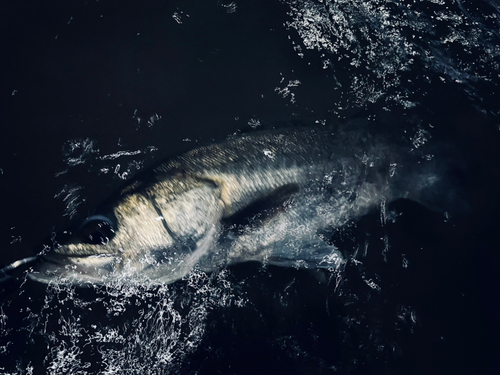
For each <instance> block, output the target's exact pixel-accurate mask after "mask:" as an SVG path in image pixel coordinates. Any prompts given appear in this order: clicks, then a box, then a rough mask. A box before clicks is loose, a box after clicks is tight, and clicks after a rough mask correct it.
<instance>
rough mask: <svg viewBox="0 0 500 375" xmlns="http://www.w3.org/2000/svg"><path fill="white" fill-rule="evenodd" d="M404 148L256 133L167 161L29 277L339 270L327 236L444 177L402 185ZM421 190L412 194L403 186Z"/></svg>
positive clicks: (318, 133) (359, 139)
mask: <svg viewBox="0 0 500 375" xmlns="http://www.w3.org/2000/svg"><path fill="white" fill-rule="evenodd" d="M402 154H404V153H403V152H402V150H401V149H400V148H398V147H389V146H388V145H387V144H385V143H384V142H383V141H381V140H380V139H376V138H374V137H371V136H369V135H367V134H364V133H361V132H345V133H341V134H335V133H332V132H330V131H326V130H321V129H299V130H286V131H275V132H262V133H257V132H256V133H250V134H247V135H242V136H240V137H237V138H233V139H230V140H227V141H225V142H222V143H217V144H212V145H208V146H205V147H200V148H197V149H194V150H191V151H189V152H187V153H185V154H182V155H180V156H178V157H176V158H173V159H171V160H168V161H166V162H164V163H162V164H160V165H158V166H157V167H156V168H153V169H152V170H150V171H149V172H148V173H146V174H145V176H146V177H145V178H143V179H142V180H141V179H138V180H135V181H133V182H132V183H130V184H129V185H128V186H127V187H125V188H124V189H122V190H121V191H120V192H119V194H118V199H116V200H115V201H114V202H113V203H112V204H110V205H108V207H107V208H105V209H104V210H102V211H101V212H98V213H97V214H96V215H94V216H92V217H90V218H88V219H87V220H85V221H84V222H83V223H82V225H81V227H80V229H79V231H78V233H77V234H76V235H75V236H74V238H73V240H72V241H71V242H69V243H67V244H62V245H58V246H55V247H54V248H53V249H52V250H51V251H50V252H48V253H47V254H45V255H43V256H42V261H40V262H39V264H38V265H37V266H36V267H35V271H34V272H32V273H30V278H32V279H34V280H37V281H41V282H57V281H58V280H65V281H69V282H71V283H75V284H85V283H94V284H103V283H107V282H111V281H117V280H119V281H120V282H125V283H127V282H130V283H133V282H153V283H158V284H160V283H172V282H175V281H177V280H179V279H182V278H183V277H185V276H186V275H187V274H189V273H190V272H192V271H193V269H195V268H196V269H200V270H202V271H205V272H210V271H213V270H215V269H217V268H218V267H221V266H226V265H231V264H235V263H239V262H245V261H260V262H264V263H267V264H275V265H281V266H293V267H297V268H316V267H324V268H330V269H336V268H338V267H339V266H340V265H341V264H342V262H343V256H342V254H341V253H340V252H339V251H338V250H337V249H336V248H335V247H334V246H333V245H331V244H329V243H327V242H325V241H323V239H322V237H321V236H320V235H319V232H320V231H321V230H324V229H335V228H339V227H341V226H343V225H345V224H346V223H347V222H349V221H352V220H355V219H356V218H359V217H360V216H362V215H364V214H366V213H367V212H368V211H369V210H370V209H373V208H375V207H378V206H380V205H381V204H385V203H386V202H387V203H388V202H390V201H392V200H395V199H397V198H401V197H407V198H412V196H411V195H412V190H415V187H414V186H415V185H414V183H416V182H417V181H418V184H420V188H419V190H421V189H422V188H424V187H426V186H427V185H432V184H433V183H434V181H435V176H434V175H430V174H418V175H415V176H413V177H414V178H413V179H409V178H408V177H407V176H405V178H404V179H400V178H399V174H400V172H401V171H404V169H403V168H402V166H403V164H402V160H401V155H402ZM409 180H411V181H412V185H413V186H412V187H411V188H409V189H406V187H405V186H402V185H401V181H409Z"/></svg>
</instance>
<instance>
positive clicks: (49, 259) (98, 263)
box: [29, 252, 117, 283]
mask: <svg viewBox="0 0 500 375" xmlns="http://www.w3.org/2000/svg"><path fill="white" fill-rule="evenodd" d="M116 263H117V259H116V258H115V257H113V256H110V255H102V254H99V255H91V256H66V255H64V254H58V253H54V252H51V253H48V254H45V255H43V256H42V257H40V260H39V262H38V264H37V265H36V266H35V269H34V271H33V272H31V273H30V274H29V277H30V278H31V279H32V280H35V281H39V282H43V283H49V282H58V281H64V280H69V281H71V282H75V281H77V282H79V283H86V282H91V283H95V282H99V281H102V279H103V278H105V277H106V276H109V275H110V274H111V273H113V272H114V271H115V265H116Z"/></svg>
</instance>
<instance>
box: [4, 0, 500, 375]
mask: <svg viewBox="0 0 500 375" xmlns="http://www.w3.org/2000/svg"><path fill="white" fill-rule="evenodd" d="M0 28H1V37H0V41H1V47H2V56H3V58H2V59H1V62H0V64H1V68H2V69H1V75H0V77H1V85H0V87H1V93H0V95H1V101H0V103H1V106H2V112H1V113H2V115H3V116H2V136H1V137H0V142H1V147H0V153H1V154H0V155H1V156H0V189H1V195H0V196H1V197H2V215H1V216H0V220H1V226H0V236H1V237H0V241H1V248H0V249H1V250H0V257H1V258H0V262H1V263H2V264H4V265H5V264H9V263H11V262H12V261H14V260H16V259H20V258H23V257H27V256H32V255H33V253H34V252H37V251H40V250H41V248H40V247H39V245H40V243H41V242H42V241H43V239H44V238H46V237H50V234H51V233H52V232H55V231H59V230H61V229H63V228H64V227H67V226H68V225H71V224H73V223H75V222H78V221H79V220H81V219H83V218H85V217H86V216H88V215H89V214H91V213H92V209H93V208H94V207H95V206H96V205H97V204H98V203H99V202H100V201H101V200H103V199H104V198H106V196H107V195H109V194H110V193H111V192H112V191H113V190H115V189H116V188H117V187H119V186H121V184H122V183H123V181H124V180H126V179H127V178H129V177H131V176H132V175H133V174H134V173H136V172H138V171H139V170H142V169H143V168H146V167H147V166H149V165H151V164H152V163H154V161H156V160H159V159H161V158H164V157H167V156H170V155H175V154H178V153H180V152H182V151H185V150H187V149H190V148H192V147H196V145H197V144H201V143H207V142H210V141H211V140H212V139H214V140H220V139H224V138H225V137H226V136H228V135H230V134H232V133H234V132H237V131H246V130H249V129H252V128H254V127H256V128H272V127H275V126H284V125H286V126H314V125H317V124H326V125H335V124H340V123H342V124H344V123H349V121H350V120H351V119H353V118H365V119H368V120H369V125H368V126H370V127H371V129H372V131H374V132H375V133H376V132H381V133H386V134H387V133H388V134H390V135H391V136H393V137H400V138H401V139H406V140H407V141H408V142H409V143H410V144H411V143H413V145H414V146H415V148H417V146H418V145H419V144H420V142H424V143H425V141H426V142H427V143H428V144H430V145H440V144H446V145H448V146H449V147H450V150H453V151H448V149H444V148H441V152H438V154H440V155H441V157H444V158H448V159H456V160H458V159H460V161H461V162H460V163H461V165H463V166H464V170H463V171H462V172H461V173H460V174H459V175H458V176H456V179H454V180H453V183H454V184H456V185H460V189H461V191H463V192H464V194H465V196H466V197H467V201H468V203H469V206H470V209H469V210H468V211H467V212H465V213H462V214H461V215H457V216H455V217H451V218H447V217H446V216H445V215H443V214H442V213H435V212H430V211H428V210H426V209H425V208H423V207H421V206H419V205H417V204H415V203H412V202H406V201H398V202H395V203H394V204H392V205H390V206H389V211H390V213H391V215H389V217H392V218H394V220H392V219H388V220H384V219H382V220H381V217H383V215H381V212H378V211H377V212H373V213H371V214H369V215H367V216H366V217H364V218H362V219H361V220H360V221H359V222H357V223H354V224H352V225H350V226H349V227H347V228H343V229H342V230H341V231H339V233H337V236H336V240H335V241H336V245H337V246H338V247H339V248H340V249H341V250H344V251H346V252H347V253H350V254H354V255H352V257H350V258H349V260H348V262H347V264H346V267H345V270H344V271H343V272H341V273H334V272H331V273H328V272H322V273H319V272H316V273H315V272H306V271H303V270H302V271H300V270H295V269H285V268H276V267H262V266H261V265H259V264H253V263H249V264H242V265H238V266H236V267H232V268H230V269H225V270H221V271H220V272H217V273H214V274H211V275H204V274H201V273H198V274H193V275H192V276H191V277H190V278H188V279H187V280H184V281H181V282H178V283H176V284H173V285H169V286H165V287H158V288H156V289H153V290H148V289H145V288H142V289H141V288H139V287H133V288H132V287H129V288H125V287H118V286H110V287H109V288H95V289H94V288H91V289H84V290H82V289H74V288H71V287H64V286H59V287H48V288H47V287H46V286H42V285H37V284H35V283H32V282H29V281H27V282H26V283H24V284H23V285H21V286H19V285H17V284H14V283H6V284H3V285H2V289H3V294H2V300H1V310H0V313H1V315H0V328H1V336H0V372H2V373H9V374H10V373H15V374H44V373H50V374H87V373H89V374H97V373H102V374H138V373H144V374H149V373H151V374H165V373H172V374H215V373H221V374H247V373H252V374H255V373H261V374H268V373H269V374H270V373H273V374H276V373H287V374H316V373H317V374H330V373H331V374H422V373H426V374H448V373H455V374H496V373H498V372H499V368H500V355H499V354H498V353H500V341H499V340H500V337H499V333H500V332H499V329H500V319H499V316H500V314H499V309H500V302H499V298H498V295H499V290H500V275H499V253H498V251H499V248H500V246H499V243H498V242H499V241H498V235H497V231H498V228H499V220H498V214H497V213H498V210H499V208H500V205H499V199H498V198H497V196H498V191H499V190H498V189H499V188H500V183H499V182H500V180H499V173H498V171H499V167H498V165H499V164H498V163H499V161H500V155H499V150H500V148H499V146H498V145H499V140H500V139H499V138H500V137H499V131H500V130H499V129H500V106H499V104H498V103H500V91H499V83H500V35H499V31H498V30H500V6H499V5H498V3H497V2H495V1H493V0H483V1H480V0H476V1H465V0H464V1H459V0H448V1H447V0H429V1H423V0H422V1H382V0H369V1H366V0H365V1H358V0H350V1H344V0H343V1H326V0H323V1H319V0H318V1H310V0H307V1H292V0H290V1H278V0H273V1H264V0H262V1H260V0H255V1H243V0H242V1H238V0H236V1H233V2H230V1H210V0H207V1H187V0H186V1H155V0H152V1H123V0H120V1H118V0H116V1H111V0H109V1H107V0H101V1H95V0H94V1H76V0H75V1H71V2H68V1H51V2H49V3H45V2H34V1H27V0H20V1H11V2H4V3H2V5H1V6H0ZM409 152H410V151H409ZM448 152H449V153H450V154H448V155H447V156H444V155H443V154H447V153H448Z"/></svg>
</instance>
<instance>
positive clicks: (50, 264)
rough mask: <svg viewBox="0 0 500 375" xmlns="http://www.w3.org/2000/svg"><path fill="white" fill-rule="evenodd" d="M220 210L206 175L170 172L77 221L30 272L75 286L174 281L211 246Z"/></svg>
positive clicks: (215, 191) (39, 278) (216, 191)
mask: <svg viewBox="0 0 500 375" xmlns="http://www.w3.org/2000/svg"><path fill="white" fill-rule="evenodd" d="M223 210H224V205H223V202H222V201H221V199H220V189H219V187H218V186H217V185H216V184H215V183H213V182H211V181H209V180H200V179H196V178H189V177H182V178H180V177H178V176H176V177H171V178H168V179H165V180H162V181H156V182H154V183H152V184H149V185H147V186H145V187H141V189H129V190H127V191H126V192H125V193H123V194H122V196H121V197H120V199H118V201H117V202H115V203H114V204H112V205H111V208H109V209H108V210H105V211H103V213H100V214H97V215H93V216H91V217H89V218H87V219H86V220H85V221H83V223H82V224H81V225H80V226H79V229H78V231H77V233H76V234H75V235H73V238H72V240H71V241H69V242H68V243H65V244H60V245H57V246H54V247H53V248H52V249H51V250H50V251H49V252H47V253H46V254H44V255H42V256H41V261H40V262H39V264H38V266H37V267H36V269H35V271H34V272H33V273H32V274H31V275H30V277H31V278H32V279H34V280H37V281H41V282H45V283H48V282H58V281H64V282H70V283H72V284H77V285H85V284H105V283H109V282H112V281H118V282H122V283H137V282H140V283H143V282H153V283H170V282H174V281H176V280H179V279H181V278H182V277H183V276H185V275H186V274H187V273H189V272H190V271H191V270H192V268H193V267H194V266H195V265H196V263H197V262H198V261H199V259H200V258H201V257H203V256H204V255H206V253H207V252H209V250H210V249H211V248H212V247H213V244H214V242H215V241H216V240H217V233H218V232H219V230H218V225H219V222H220V219H221V217H222V214H223Z"/></svg>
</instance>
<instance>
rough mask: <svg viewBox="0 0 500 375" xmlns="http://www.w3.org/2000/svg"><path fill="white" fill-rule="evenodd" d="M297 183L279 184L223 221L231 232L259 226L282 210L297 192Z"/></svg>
mask: <svg viewBox="0 0 500 375" xmlns="http://www.w3.org/2000/svg"><path fill="white" fill-rule="evenodd" d="M299 190H300V189H299V186H298V185H297V184H287V185H283V186H280V187H279V188H277V189H275V190H273V191H272V192H271V193H269V194H267V195H265V196H263V197H260V198H258V199H256V200H255V201H253V202H252V203H250V204H249V205H248V206H246V207H244V208H242V209H241V210H239V211H238V212H236V213H234V214H233V215H231V216H229V217H227V218H225V219H224V221H223V223H224V224H225V225H226V226H227V227H228V228H229V231H231V232H233V233H239V232H241V230H242V229H243V228H244V229H245V230H254V229H257V228H259V227H261V226H262V225H263V224H265V223H266V222H267V221H268V220H270V219H271V218H272V217H274V216H276V215H278V214H280V213H281V212H284V211H285V210H286V208H287V204H288V203H289V202H291V199H292V198H293V196H294V195H295V194H297V193H298V192H299Z"/></svg>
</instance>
